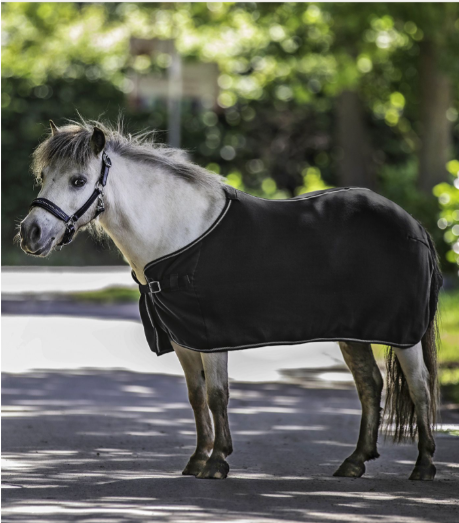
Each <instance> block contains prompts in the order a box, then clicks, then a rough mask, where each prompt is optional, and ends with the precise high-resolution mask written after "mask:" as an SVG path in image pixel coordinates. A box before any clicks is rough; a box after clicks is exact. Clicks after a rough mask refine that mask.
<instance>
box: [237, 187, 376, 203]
mask: <svg viewBox="0 0 459 523" xmlns="http://www.w3.org/2000/svg"><path fill="white" fill-rule="evenodd" d="M343 191H371V189H367V188H366V187H343V188H342V189H336V191H333V190H331V191H329V192H326V193H322V194H313V195H311V196H307V193H304V195H305V197H304V198H299V197H298V196H296V197H295V198H280V199H278V200H275V199H269V198H261V197H260V196H254V195H253V194H249V193H248V192H244V191H239V192H242V193H243V194H246V195H247V196H251V197H252V198H255V199H257V200H263V201H265V202H281V203H286V202H295V203H296V202H302V201H303V200H312V199H313V198H319V197H320V196H328V195H329V194H336V193H337V192H343ZM299 196H303V195H302V194H300V195H299Z"/></svg>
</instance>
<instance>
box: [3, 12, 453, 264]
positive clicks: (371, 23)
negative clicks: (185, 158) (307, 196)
mask: <svg viewBox="0 0 459 523" xmlns="http://www.w3.org/2000/svg"><path fill="white" fill-rule="evenodd" d="M458 16H459V15H458V6H457V4H419V5H418V4H416V5H415V4H407V3H401V4H384V3H379V4H359V5H358V7H357V6H356V4H352V3H336V2H335V3H324V4H322V3H299V2H298V3H274V4H270V3H229V2H223V3H202V2H199V3H176V4H174V3H172V4H165V3H140V2H134V3H124V2H123V3H31V2H29V3H28V2H26V3H19V2H12V3H4V4H3V5H2V38H3V50H2V80H3V81H2V109H3V111H2V128H3V133H2V151H3V159H2V172H3V191H2V204H3V205H2V216H3V221H2V247H3V261H4V263H11V264H17V263H20V264H28V263H36V264H49V263H55V264H65V263H70V262H73V263H119V262H120V258H119V256H118V255H117V254H115V250H112V251H106V250H102V249H99V247H96V246H91V247H90V245H92V244H90V243H89V241H88V239H87V238H85V237H82V238H79V239H78V242H77V243H76V244H75V245H73V246H72V250H71V252H70V253H68V251H66V250H65V249H64V250H63V251H62V252H61V253H59V254H57V255H56V254H53V257H52V258H51V259H50V260H45V261H43V260H36V259H31V258H29V257H26V256H25V255H24V254H22V253H21V252H20V251H19V249H17V247H13V245H12V238H13V236H14V232H15V221H17V220H18V219H19V218H20V217H21V216H23V215H24V214H25V213H26V212H27V206H28V203H29V202H30V200H31V199H33V197H34V196H35V194H34V192H33V187H32V182H31V178H28V163H29V159H30V154H31V151H32V149H33V148H34V147H35V146H36V145H37V143H38V142H39V140H40V138H41V136H42V135H43V131H44V129H45V126H46V125H47V123H46V122H47V120H48V119H49V118H52V119H53V120H55V121H56V122H57V123H58V124H59V123H63V118H75V117H76V111H77V110H79V111H81V113H82V114H83V116H85V117H89V118H94V117H98V116H99V115H101V114H103V115H104V117H105V118H108V119H111V120H116V118H117V115H118V112H119V111H120V110H122V112H123V114H124V116H125V120H126V127H127V128H128V129H129V130H130V131H136V130H141V129H144V128H155V129H159V130H163V129H166V128H167V106H166V102H165V101H164V100H154V101H152V103H151V104H150V105H149V106H148V107H146V108H137V107H131V106H128V104H127V102H126V94H129V92H131V90H132V88H133V80H132V78H133V74H138V75H150V74H152V73H157V74H160V73H163V72H164V71H166V69H167V68H168V66H169V65H170V56H169V55H168V54H167V53H166V52H161V53H156V54H142V55H139V56H135V57H134V56H132V55H131V53H130V39H131V37H135V38H141V39H151V38H159V39H174V40H175V42H176V46H177V49H178V51H179V52H180V54H181V55H182V56H183V58H184V60H186V61H190V62H192V61H200V62H215V63H217V64H218V66H219V69H220V74H219V77H218V85H219V89H220V92H219V96H218V100H217V105H216V106H212V105H209V104H208V103H207V102H205V101H204V102H202V103H201V104H199V103H195V102H191V101H184V102H183V104H182V144H183V147H184V148H186V149H187V150H188V151H189V153H190V155H191V156H192V158H193V160H194V161H196V162H197V163H199V164H201V165H203V166H208V167H209V168H210V169H211V170H214V171H216V172H218V173H220V174H222V175H223V176H226V177H227V178H228V181H229V183H231V184H233V185H234V186H237V187H239V188H241V189H243V190H247V191H248V192H251V193H252V194H255V195H259V196H263V197H266V198H285V197H289V196H293V195H295V194H301V193H302V192H305V191H310V190H316V189H319V188H324V187H326V186H332V185H333V186H334V185H338V184H339V183H340V181H339V180H338V179H337V175H336V171H337V165H338V162H339V161H340V154H341V153H340V151H339V150H337V148H336V147H335V145H334V141H335V136H334V133H335V127H336V121H335V118H336V114H335V97H336V96H337V95H338V94H339V93H340V92H342V91H343V89H353V90H356V91H357V92H358V93H359V95H360V98H361V100H362V103H363V105H364V109H365V114H366V118H367V125H368V132H369V134H370V136H371V141H372V142H373V146H374V153H373V158H374V161H375V162H376V165H377V170H378V171H379V173H378V174H379V177H380V187H379V188H378V190H380V192H383V193H384V194H385V195H386V196H388V197H389V198H392V199H394V200H395V201H397V202H398V203H399V204H400V205H402V206H403V207H404V208H406V209H407V210H408V211H409V212H411V213H412V214H413V215H414V216H416V217H417V218H418V219H419V220H420V221H421V222H422V223H423V224H424V225H426V227H427V228H428V229H429V230H430V232H431V233H432V234H433V235H434V237H435V239H436V240H437V246H438V247H439V250H440V252H441V253H442V256H443V255H446V256H447V257H448V260H450V261H451V260H452V259H453V258H452V257H453V254H452V253H454V250H451V247H450V246H451V245H454V242H452V243H451V241H450V242H449V246H448V244H446V243H444V242H443V232H442V231H441V230H440V229H438V227H437V222H438V220H439V219H443V218H444V219H446V220H447V221H448V226H447V230H445V233H448V234H449V236H448V238H450V236H451V234H454V230H455V229H454V226H455V225H456V223H453V222H452V221H451V220H452V218H451V217H452V216H453V215H454V211H455V210H454V208H453V207H452V204H451V206H450V208H448V209H447V208H445V207H444V206H443V204H441V206H442V208H441V213H442V214H441V216H440V217H438V216H437V213H438V205H437V202H436V200H435V199H433V198H432V199H429V198H427V197H425V196H423V195H422V194H420V193H419V192H418V191H416V189H415V186H416V176H415V171H416V163H415V157H416V151H417V149H418V147H419V125H418V122H419V72H418V56H419V53H420V51H421V46H422V44H423V42H424V41H425V40H426V39H429V40H433V41H435V43H436V45H437V46H439V48H440V49H441V60H442V67H443V68H444V70H445V71H446V72H447V73H448V75H449V77H450V79H451V82H452V83H453V84H454V85H457V83H458V78H459V61H458V60H457V54H458V52H459V44H458V38H457V33H458V29H459V21H458V20H459V18H458ZM458 96H459V93H458V90H457V89H455V90H453V100H452V106H451V109H450V110H449V112H448V118H449V119H450V121H451V122H452V126H453V132H454V140H455V142H454V146H455V149H456V150H457V148H458V142H459V125H458V123H457V117H458V110H457V108H458V105H459V104H458ZM165 138H166V134H165V133H159V136H158V139H159V140H164V139H165ZM13 151H14V154H12V152H13ZM455 156H457V154H456V155H455ZM316 175H317V176H316ZM445 190H446V189H445ZM448 190H449V191H452V190H453V189H452V188H451V189H448ZM442 194H443V193H442ZM450 197H451V201H453V200H454V197H453V195H452V194H450ZM443 213H446V214H448V213H449V214H448V216H446V214H445V216H443ZM451 213H453V214H451ZM441 223H443V222H441ZM448 238H445V239H446V241H448ZM447 251H448V254H446V253H447ZM449 265H450V267H453V265H452V264H449ZM446 267H447V264H446V263H445V264H444V268H446Z"/></svg>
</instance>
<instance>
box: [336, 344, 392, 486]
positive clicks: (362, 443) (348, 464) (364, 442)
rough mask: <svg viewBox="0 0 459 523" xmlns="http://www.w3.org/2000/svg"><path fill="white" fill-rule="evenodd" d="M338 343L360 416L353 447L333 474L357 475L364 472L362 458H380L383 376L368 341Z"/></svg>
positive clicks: (355, 476)
mask: <svg viewBox="0 0 459 523" xmlns="http://www.w3.org/2000/svg"><path fill="white" fill-rule="evenodd" d="M339 346H340V349H341V352H342V353H343V356H344V361H345V362H346V364H347V366H348V367H349V369H350V371H351V372H352V375H353V377H354V380H355V385H356V387H357V392H358V394H359V398H360V403H361V404H362V419H361V422H360V434H359V439H358V442H357V447H356V449H355V450H354V452H353V453H352V454H351V455H350V456H349V457H348V458H347V459H346V460H345V461H344V462H343V463H342V464H341V466H340V467H339V468H338V470H337V471H336V472H335V473H334V474H333V475H334V476H343V477H348V478H359V477H360V476H362V475H363V474H364V473H365V461H368V460H370V459H375V458H379V454H378V450H377V447H376V445H377V440H378V429H379V422H380V417H381V415H380V413H381V408H380V403H381V392H382V388H383V379H382V376H381V372H380V371H379V368H378V366H377V365H376V361H375V358H374V356H373V351H372V349H371V345H370V344H369V343H357V342H342V341H341V342H339Z"/></svg>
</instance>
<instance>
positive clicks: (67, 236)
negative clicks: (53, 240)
mask: <svg viewBox="0 0 459 523" xmlns="http://www.w3.org/2000/svg"><path fill="white" fill-rule="evenodd" d="M111 166H112V162H111V160H110V158H109V157H108V156H107V155H106V154H105V152H103V153H102V171H101V174H100V178H99V180H98V181H97V184H96V188H95V189H94V192H93V193H92V194H91V196H90V197H89V198H88V199H87V200H86V202H85V203H84V204H83V205H82V206H81V207H80V208H79V209H78V211H76V212H75V213H74V214H73V215H72V216H69V215H68V214H66V213H65V212H64V211H63V210H62V209H61V208H60V207H59V206H57V205H56V204H55V203H53V202H52V201H50V200H47V199H46V198H36V199H35V200H34V201H33V202H32V203H31V204H30V208H29V211H30V209H32V207H41V208H42V209H45V210H46V211H48V212H50V213H51V214H53V215H54V216H55V217H56V218H59V220H62V221H63V222H65V224H66V226H65V233H64V236H63V238H62V241H61V242H60V243H58V244H57V246H58V247H60V248H62V247H63V246H64V245H68V244H69V243H70V242H71V241H72V240H73V236H74V235H75V231H76V229H75V222H77V221H78V220H79V219H80V218H81V217H82V216H83V214H84V213H85V212H86V211H87V210H88V209H89V208H90V207H91V205H92V204H93V203H94V202H95V201H96V200H97V199H98V200H99V201H98V202H97V207H96V213H95V214H94V216H93V217H92V218H91V220H90V221H92V220H94V218H97V216H99V214H100V213H102V212H104V210H105V206H104V199H103V196H104V187H105V185H106V183H107V178H108V173H109V171H110V167H111Z"/></svg>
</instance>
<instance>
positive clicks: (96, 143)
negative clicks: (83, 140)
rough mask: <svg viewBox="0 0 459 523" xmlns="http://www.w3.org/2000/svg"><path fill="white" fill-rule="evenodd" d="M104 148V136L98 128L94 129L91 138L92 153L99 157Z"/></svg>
mask: <svg viewBox="0 0 459 523" xmlns="http://www.w3.org/2000/svg"><path fill="white" fill-rule="evenodd" d="M104 147H105V134H104V132H103V131H102V130H101V129H99V128H98V127H94V131H93V133H92V136H91V149H92V152H93V153H94V154H95V155H96V156H99V153H100V152H101V151H103V149H104Z"/></svg>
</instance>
